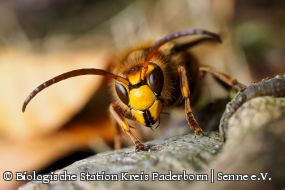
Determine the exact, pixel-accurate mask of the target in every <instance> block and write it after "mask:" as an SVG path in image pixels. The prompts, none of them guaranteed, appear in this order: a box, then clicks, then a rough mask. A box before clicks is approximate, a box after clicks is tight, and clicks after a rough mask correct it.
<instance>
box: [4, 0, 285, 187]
mask: <svg viewBox="0 0 285 190" xmlns="http://www.w3.org/2000/svg"><path fill="white" fill-rule="evenodd" d="M284 8H285V2H284V1H282V0H272V1H266V0H252V1H246V0H236V1H234V0H220V1H215V0H201V1H194V0H180V1H171V0H116V1H112V0H96V1H94V0H93V1H91V0H24V1H23V0H10V1H8V0H6V1H5V0H1V1H0V86H1V89H0V173H1V174H0V175H1V179H0V189H7V190H9V189H11V190H12V189H16V188H17V187H18V186H19V185H20V184H21V183H24V182H15V181H10V182H5V181H3V178H2V174H3V172H4V171H6V170H9V171H13V172H16V171H32V170H36V171H37V172H41V173H46V172H49V171H52V170H56V169H59V168H62V167H64V166H66V165H68V164H71V163H73V162H74V161H76V160H79V159H82V158H85V157H87V156H90V155H94V154H96V153H98V152H102V151H106V150H111V149H113V137H114V129H113V128H112V126H111V120H110V118H109V113H108V105H109V104H110V102H111V100H112V98H111V96H110V93H109V84H108V80H106V79H103V77H95V76H85V77H77V78H73V79H69V80H67V81H64V82H61V83H59V84H57V85H54V86H52V87H50V88H48V89H46V90H45V91H44V92H42V93H40V94H39V95H38V96H37V97H36V98H35V99H33V101H32V102H31V103H30V104H29V106H28V107H27V110H26V112H25V113H24V114H23V113H22V112H21V106H22V103H23V101H24V99H25V98H26V96H27V95H28V94H29V93H30V92H31V91H32V90H33V89H34V88H35V87H36V86H37V85H39V84H41V83H42V82H44V81H46V80H48V79H50V78H52V77H54V76H55V75H58V74H61V73H63V72H66V71H69V70H72V69H78V68H84V67H85V68H86V67H94V68H101V69H108V68H109V67H110V64H111V63H112V61H114V60H116V57H117V56H119V55H120V54H121V53H123V52H124V50H125V49H128V48H132V47H135V46H137V45H140V44H143V43H145V42H148V41H149V40H156V39H158V38H160V37H162V36H164V35H167V34H169V33H172V32H175V31H179V30H183V29H186V28H203V29H207V30H210V31H212V32H217V33H219V34H221V36H222V39H223V44H219V45H217V44H207V43H205V44H202V45H200V46H199V47H195V48H193V49H191V50H190V51H191V52H192V53H193V54H194V55H195V56H196V57H197V58H198V60H199V62H201V63H202V64H205V65H211V66H212V67H214V68H216V69H218V70H220V71H224V72H226V73H229V74H231V75H232V76H234V77H235V78H237V79H239V80H240V81H241V82H243V83H245V84H249V83H251V82H254V81H258V80H260V79H262V78H265V77H270V76H274V75H276V74H284V73H285V64H284V63H285V27H284V26H285V12H284V10H285V9H284ZM189 39H191V38H186V39H185V38H183V40H189ZM206 80H207V83H208V85H205V87H204V88H205V89H204V94H206V95H203V96H201V99H202V100H203V101H204V102H205V101H206V102H213V101H217V100H219V99H221V98H223V97H226V95H227V94H226V92H225V91H223V90H222V88H221V87H219V86H218V85H217V84H216V83H215V82H213V81H212V80H211V79H210V78H207V79H206ZM205 92H206V93H205ZM207 92H208V93H207ZM203 109H208V112H209V113H213V114H214V113H216V112H215V110H214V111H212V110H211V104H210V105H208V106H205V107H204V108H199V109H198V111H197V114H198V113H199V110H200V111H201V110H203ZM169 112H170V113H171V115H168V116H163V117H165V122H164V123H163V125H164V126H165V125H170V126H172V125H175V123H177V122H178V123H179V122H180V121H177V118H181V120H182V122H183V123H185V118H184V114H183V111H181V110H180V111H179V110H177V109H174V111H173V110H172V111H171V110H169ZM181 113H182V114H181ZM177 115H179V117H176V116H177ZM172 118H176V119H175V120H174V119H172ZM199 118H200V120H203V119H201V117H200V116H199V114H198V119H199ZM216 120H217V119H216ZM217 121H218V120H217ZM177 125H178V124H177ZM185 125H187V124H185ZM185 125H184V128H185ZM203 126H205V125H204V124H202V127H203ZM162 128H163V129H159V130H164V131H158V132H155V133H154V134H153V133H152V134H148V135H147V137H149V139H151V138H165V137H167V136H173V135H175V133H174V132H173V131H175V132H176V134H177V133H180V131H179V130H176V129H175V130H172V131H171V129H167V130H166V129H165V128H166V127H162ZM183 132H185V131H183ZM127 144H128V141H127V140H126V142H125V145H127Z"/></svg>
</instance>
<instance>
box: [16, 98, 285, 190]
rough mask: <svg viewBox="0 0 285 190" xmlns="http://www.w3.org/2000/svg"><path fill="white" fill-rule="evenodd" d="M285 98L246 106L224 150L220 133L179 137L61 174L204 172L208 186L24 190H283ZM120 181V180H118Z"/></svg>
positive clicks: (112, 184) (76, 185)
mask: <svg viewBox="0 0 285 190" xmlns="http://www.w3.org/2000/svg"><path fill="white" fill-rule="evenodd" d="M284 126H285V99H284V98H273V97H260V98H254V99H252V100H250V101H249V102H246V103H245V104H243V105H242V106H241V107H240V108H239V109H238V110H237V111H236V113H235V114H234V115H233V116H232V117H231V118H230V120H229V130H228V134H227V136H228V138H227V141H226V142H225V144H224V145H223V146H222V144H223V142H222V139H221V138H220V137H219V135H218V132H211V133H209V134H208V136H203V137H195V136H194V135H193V134H188V135H184V136H176V137H172V138H169V139H166V140H156V141H151V142H149V143H147V145H148V146H149V147H150V150H149V151H148V152H139V153H136V152H134V147H130V148H126V149H122V150H120V151H111V152H106V153H101V154H97V155H95V156H92V157H89V158H87V159H84V160H80V161H77V162H75V163H74V164H72V165H70V166H68V167H66V168H64V169H62V170H59V171H57V173H62V172H64V170H66V172H67V173H69V174H77V179H79V178H80V173H81V172H85V173H86V172H89V173H92V174H95V173H96V172H100V171H105V173H107V174H120V173H121V172H128V173H135V174H140V172H141V171H143V172H144V174H151V172H160V173H161V174H162V173H167V172H168V170H171V171H173V173H182V171H183V170H186V173H188V174H193V173H205V174H208V176H209V179H208V182H205V181H203V182H193V181H191V180H184V181H176V182H175V181H172V182H167V181H158V180H156V181H151V176H150V178H149V180H147V181H136V182H131V181H119V182H116V181H80V180H77V181H72V182H67V181H53V182H51V183H49V184H42V183H41V182H30V183H28V184H26V185H24V186H23V187H21V188H20V190H36V189H37V190H58V189H71V190H73V189H74V190H75V189H90V190H91V189H126V188H128V189H130V188H132V189H134V188H135V189H156V188H160V189H162V188H164V189H174V188H175V189H189V188H194V189H209V188H211V189H261V187H265V188H266V189H282V188H284V182H283V181H284V179H285V174H284V171H285V156H284V150H285V140H284V139H285V138H284V135H285V127H284ZM210 169H214V170H215V172H214V174H215V178H214V180H215V183H210V177H211V175H210ZM217 172H223V173H230V174H239V173H244V174H257V177H260V172H263V173H264V175H266V173H268V174H267V176H266V177H267V178H266V180H265V181H263V182H257V181H249V180H247V181H243V182H220V181H217ZM119 179H120V175H119Z"/></svg>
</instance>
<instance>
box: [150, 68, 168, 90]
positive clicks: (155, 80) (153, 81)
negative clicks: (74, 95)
mask: <svg viewBox="0 0 285 190" xmlns="http://www.w3.org/2000/svg"><path fill="white" fill-rule="evenodd" d="M163 82H164V77H163V72H162V70H161V69H160V67H158V66H157V67H155V68H154V70H153V71H152V72H151V73H150V74H149V76H148V83H149V85H150V87H151V89H152V90H153V91H154V92H155V93H157V94H160V93H161V90H162V87H163Z"/></svg>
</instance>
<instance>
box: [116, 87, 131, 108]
mask: <svg viewBox="0 0 285 190" xmlns="http://www.w3.org/2000/svg"><path fill="white" fill-rule="evenodd" d="M115 86H116V92H117V94H118V96H119V98H120V100H122V102H124V103H125V104H126V105H128V103H129V95H128V91H127V89H126V88H125V87H124V85H122V84H120V83H117V82H116V84H115Z"/></svg>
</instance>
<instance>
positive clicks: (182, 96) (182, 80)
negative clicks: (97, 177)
mask: <svg viewBox="0 0 285 190" xmlns="http://www.w3.org/2000/svg"><path fill="white" fill-rule="evenodd" d="M190 35H201V36H202V37H201V38H200V39H198V40H196V41H192V42H187V43H174V42H172V41H173V40H174V39H178V38H181V37H183V36H190ZM205 40H212V41H215V42H219V43H221V38H220V36H219V35H218V34H215V33H212V32H209V31H206V30H203V29H187V30H184V31H180V32H175V33H172V34H170V35H167V36H165V37H163V38H161V39H159V40H158V41H156V42H154V43H153V44H152V45H148V46H146V47H141V48H137V49H135V50H133V51H131V52H128V53H127V54H126V55H125V56H124V57H123V59H122V60H120V61H118V63H117V64H115V66H114V68H113V71H112V72H109V71H105V70H101V69H95V68H85V69H78V70H72V71H69V72H66V73H63V74H61V75H58V76H56V77H54V78H52V79H50V80H48V81H46V82H44V83H43V84H41V85H39V86H38V87H37V88H36V89H34V90H33V91H32V92H31V93H30V94H29V96H28V97H27V98H26V100H25V102H24V104H23V107H22V111H23V112H24V111H25V109H26V106H27V104H28V103H29V102H30V101H31V99H32V98H33V97H34V96H35V95H36V94H38V93H39V92H40V91H42V90H43V89H45V88H47V87H49V86H50V85H52V84H55V83H57V82H59V81H62V80H65V79H67V78H71V77H76V76H80V75H101V76H106V77H110V78H112V79H114V82H113V85H112V92H113V96H114V102H113V103H112V104H111V105H110V113H111V115H112V117H113V118H114V120H115V121H116V122H115V123H116V125H115V127H116V131H117V135H120V134H119V132H120V131H122V132H124V133H126V134H127V135H128V136H129V137H130V139H131V140H132V141H133V143H134V144H135V145H136V151H140V150H145V149H146V147H145V146H144V145H143V143H142V142H141V141H140V140H139V138H138V137H137V136H136V135H135V134H134V133H133V132H132V130H131V128H133V127H132V126H130V125H129V123H128V121H127V120H135V121H137V122H138V123H140V124H141V125H143V126H146V127H149V128H151V129H155V128H157V127H158V126H159V123H160V114H161V113H162V110H163V109H164V108H165V107H168V106H172V105H175V104H179V103H182V102H183V101H184V104H185V114H186V119H187V121H188V124H189V126H190V127H192V128H193V130H194V132H195V135H201V134H202V129H201V128H200V126H199V124H198V122H197V121H196V119H195V117H194V115H193V112H192V109H191V101H190V100H191V98H193V96H194V93H195V92H196V91H197V90H196V89H197V88H198V86H199V81H201V79H202V78H203V76H204V75H205V74H206V73H210V74H211V75H213V76H214V78H215V79H217V80H218V81H219V82H221V83H222V84H223V85H226V86H229V87H232V88H233V89H235V90H241V89H243V88H244V87H245V86H244V85H243V84H241V83H239V82H238V81H237V80H236V79H234V78H232V77H230V76H229V75H226V74H224V73H221V72H218V71H216V70H214V69H213V68H211V67H208V66H199V65H198V64H197V62H195V59H194V58H193V57H192V55H191V54H190V53H189V52H187V50H188V49H189V48H191V47H193V46H195V45H197V44H200V43H201V42H203V41H205ZM120 129H121V130H120ZM116 139H118V138H115V147H120V142H119V141H118V140H116Z"/></svg>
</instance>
